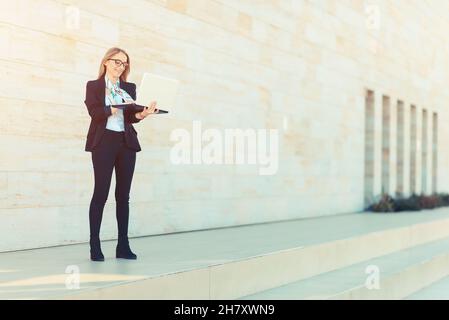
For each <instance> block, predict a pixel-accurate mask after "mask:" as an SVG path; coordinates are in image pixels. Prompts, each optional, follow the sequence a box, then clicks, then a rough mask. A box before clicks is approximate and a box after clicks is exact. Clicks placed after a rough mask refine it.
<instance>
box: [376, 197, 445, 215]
mask: <svg viewBox="0 0 449 320" xmlns="http://www.w3.org/2000/svg"><path fill="white" fill-rule="evenodd" d="M445 206H449V194H447V193H442V194H432V195H429V196H426V195H416V194H412V195H411V196H410V197H408V198H403V197H400V196H399V195H397V198H396V199H393V198H392V197H391V196H390V195H388V194H383V195H382V196H381V198H380V200H379V201H378V202H376V203H374V204H372V205H371V206H370V207H369V208H368V210H369V211H373V212H399V211H419V210H422V209H434V208H439V207H445Z"/></svg>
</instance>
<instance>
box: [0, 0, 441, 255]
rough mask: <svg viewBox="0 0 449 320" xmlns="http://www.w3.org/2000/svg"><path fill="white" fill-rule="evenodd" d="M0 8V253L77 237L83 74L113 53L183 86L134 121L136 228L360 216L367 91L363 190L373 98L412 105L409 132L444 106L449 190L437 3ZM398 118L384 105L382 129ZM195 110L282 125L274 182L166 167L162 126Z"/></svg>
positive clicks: (109, 216)
mask: <svg viewBox="0 0 449 320" xmlns="http://www.w3.org/2000/svg"><path fill="white" fill-rule="evenodd" d="M0 2H1V6H2V10H0V66H1V69H2V72H0V83H1V85H0V145H1V154H0V234H1V235H2V236H1V237H2V241H0V251H7V250H16V249H23V248H33V247H42V246H51V245H59V244H69V243H75V242H81V241H86V240H87V238H88V207H89V202H90V199H91V196H92V192H93V170H92V164H91V158H90V153H87V152H85V151H84V144H85V137H86V134H87V129H88V125H89V120H90V118H89V115H88V114H87V110H86V107H85V105H84V103H83V100H84V93H85V83H86V81H88V80H90V79H94V78H96V76H97V70H98V66H99V62H100V59H101V57H102V56H103V54H104V52H105V51H106V49H108V48H109V47H112V46H120V47H123V48H125V49H127V50H128V52H129V54H130V55H131V59H132V71H131V74H130V81H132V82H135V83H137V84H138V83H139V81H140V78H141V75H142V73H143V72H154V73H158V74H161V75H164V76H169V77H174V78H177V79H179V80H180V81H181V89H180V94H179V97H178V104H177V106H176V108H175V110H173V112H172V113H171V114H170V115H169V116H161V117H154V118H153V119H147V120H145V121H143V122H141V123H139V124H137V125H135V127H136V129H137V131H138V136H139V139H140V142H141V145H142V149H143V150H142V152H139V153H138V154H137V155H138V157H137V163H136V171H135V175H134V181H133V185H132V189H131V195H130V197H131V200H130V207H131V220H130V235H132V236H142V235H152V234H160V233H169V232H178V231H186V230H196V229H204V228H212V227H223V226H230V225H240V224H248V223H257V222H264V221H272V220H284V219H293V218H299V217H311V216H321V215H333V214H342V213H347V212H354V211H361V210H363V208H364V185H365V173H364V146H365V131H364V130H365V129H364V128H365V91H366V90H367V89H369V90H373V91H374V96H375V108H376V112H375V117H377V118H375V119H374V120H375V121H377V122H376V124H375V127H376V132H375V133H374V136H375V142H374V146H375V147H374V148H375V151H374V154H375V156H374V163H375V164H374V168H375V169H374V177H373V181H374V182H373V183H374V187H373V190H374V191H375V192H376V193H377V194H378V193H379V192H380V186H381V184H382V181H381V178H380V177H381V170H382V168H381V166H380V165H379V163H381V160H380V159H381V156H382V155H381V153H382V150H381V145H380V143H379V141H380V140H381V128H382V127H381V121H378V120H379V119H381V117H382V114H381V113H380V112H379V110H380V108H381V104H380V103H381V98H382V95H387V96H389V97H390V98H391V100H392V101H396V100H397V99H399V100H401V101H403V102H404V106H405V126H406V128H408V127H409V122H408V121H409V120H407V119H409V117H408V113H407V110H409V109H408V108H409V106H410V104H414V105H415V106H416V108H417V111H418V118H417V123H418V131H419V130H420V128H421V125H422V121H421V117H420V114H421V110H422V109H423V108H424V109H426V110H428V113H429V114H430V115H431V114H432V113H433V112H436V113H438V121H439V122H438V140H439V141H438V143H439V148H438V172H437V177H438V191H440V192H442V191H447V190H448V182H449V181H448V171H447V165H448V161H449V159H448V152H447V149H446V146H447V144H448V141H447V137H448V136H449V135H448V130H447V126H446V125H445V123H446V121H447V120H448V114H447V105H448V104H449V97H448V90H447V85H448V83H449V78H448V77H449V65H448V59H447V57H448V56H449V46H448V45H449V43H448V42H447V33H448V31H449V22H448V20H447V19H445V17H446V16H448V15H449V2H447V1H445V0H434V1H422V0H394V1H374V0H372V1H362V0H338V1H337V0H320V1H318V0H313V1H312V0H310V1H305V0H165V1H164V0H147V1H144V0H132V1H122V2H120V3H119V2H117V1H112V0H103V1H87V0H80V1H74V0H73V1H71V0H18V1H12V2H11V1H6V0H1V1H0ZM430 118H431V117H430ZM395 119H396V117H395V112H394V109H393V112H392V115H391V121H392V127H391V130H392V132H393V133H395V132H396V131H395V130H396V129H395V128H396V125H395ZM193 120H201V122H202V125H203V127H206V128H218V129H220V130H221V129H225V128H262V129H263V128H265V129H270V128H272V129H279V138H280V149H279V170H278V172H277V174H276V175H272V176H261V175H258V174H257V168H256V167H255V166H251V165H243V166H242V165H240V166H232V165H215V166H205V165H195V166H194V165H192V166H176V165H173V164H171V163H170V160H169V151H170V148H171V147H172V145H173V142H171V141H170V139H169V136H170V132H172V130H174V129H176V128H186V129H189V130H191V128H192V121H193ZM428 127H429V132H431V127H430V126H428ZM406 132H407V131H406ZM392 137H393V138H392V147H393V149H392V150H396V149H395V144H394V143H395V141H396V140H395V139H394V136H392ZM430 145H431V144H430V143H428V146H430ZM420 146H421V141H420V138H419V137H418V148H420ZM408 148H409V147H407V144H406V145H405V150H409V149H408ZM396 156H397V155H396V154H395V152H392V157H391V168H392V169H391V180H390V182H389V183H391V186H392V189H394V188H395V184H396V182H395V181H396V180H395V169H394V168H395V162H394V161H395V159H396ZM417 161H418V162H417V165H418V169H417V170H418V171H417V172H418V177H421V176H420V174H421V171H420V170H421V168H422V166H421V158H420V157H418V159H417ZM404 166H405V167H406V168H407V170H406V174H409V170H410V169H409V167H410V166H409V162H407V163H405V164H404ZM428 170H431V167H430V165H429V167H428ZM429 176H430V175H429ZM407 177H408V176H407ZM417 180H418V181H419V183H418V184H417V188H418V189H417V190H421V189H422V188H423V186H422V184H421V179H420V178H418V179H417ZM427 182H428V183H429V184H431V180H430V179H428V180H427ZM114 187H115V178H114V177H113V178H112V184H111V189H110V193H109V198H108V202H107V204H106V207H105V212H104V218H103V225H102V238H103V239H112V238H114V237H115V235H116V222H115V199H114ZM409 187H410V186H406V188H405V189H406V190H409Z"/></svg>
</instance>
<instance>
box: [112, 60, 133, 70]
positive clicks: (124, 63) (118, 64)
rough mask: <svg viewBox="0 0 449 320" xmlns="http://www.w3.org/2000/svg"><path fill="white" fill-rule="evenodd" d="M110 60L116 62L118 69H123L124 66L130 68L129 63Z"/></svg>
mask: <svg viewBox="0 0 449 320" xmlns="http://www.w3.org/2000/svg"><path fill="white" fill-rule="evenodd" d="M108 60H112V61H114V62H115V66H116V67H121V66H122V65H123V66H124V67H125V69H126V67H128V66H129V64H128V63H127V62H122V61H121V60H120V59H108Z"/></svg>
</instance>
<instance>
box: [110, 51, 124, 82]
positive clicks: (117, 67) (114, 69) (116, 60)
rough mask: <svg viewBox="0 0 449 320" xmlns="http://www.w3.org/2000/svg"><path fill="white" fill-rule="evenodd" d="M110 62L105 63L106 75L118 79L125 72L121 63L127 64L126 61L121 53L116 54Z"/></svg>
mask: <svg viewBox="0 0 449 320" xmlns="http://www.w3.org/2000/svg"><path fill="white" fill-rule="evenodd" d="M109 59H110V60H108V61H106V62H105V66H106V73H107V74H108V75H111V76H113V77H116V78H119V77H120V75H121V74H122V73H123V71H125V69H126V67H125V65H124V64H123V63H125V64H127V63H128V59H127V58H126V55H125V54H124V53H123V52H119V53H116V54H115V55H113V56H112V57H111V58H109Z"/></svg>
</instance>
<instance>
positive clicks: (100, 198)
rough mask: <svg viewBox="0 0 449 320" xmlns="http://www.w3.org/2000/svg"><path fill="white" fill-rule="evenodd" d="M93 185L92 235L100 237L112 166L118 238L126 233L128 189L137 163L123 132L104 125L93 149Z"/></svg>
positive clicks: (90, 215) (90, 221)
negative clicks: (99, 138) (100, 138)
mask: <svg viewBox="0 0 449 320" xmlns="http://www.w3.org/2000/svg"><path fill="white" fill-rule="evenodd" d="M92 163H93V167H94V175H95V187H94V194H93V196H92V200H91V202H90V207H89V223H90V237H91V239H99V237H100V226H101V220H102V218H103V209H104V206H105V203H106V200H107V198H108V194H109V188H110V185H111V178H112V170H113V169H114V168H115V180H116V185H115V201H116V218H117V227H118V238H119V239H124V238H127V237H128V221H129V192H130V189H131V182H132V178H133V174H134V167H135V164H136V151H134V150H132V149H129V148H128V147H127V146H126V143H125V136H124V132H117V131H113V130H109V129H105V132H104V135H103V137H102V140H101V141H100V142H99V144H98V145H97V146H96V148H95V149H94V150H93V151H92Z"/></svg>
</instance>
